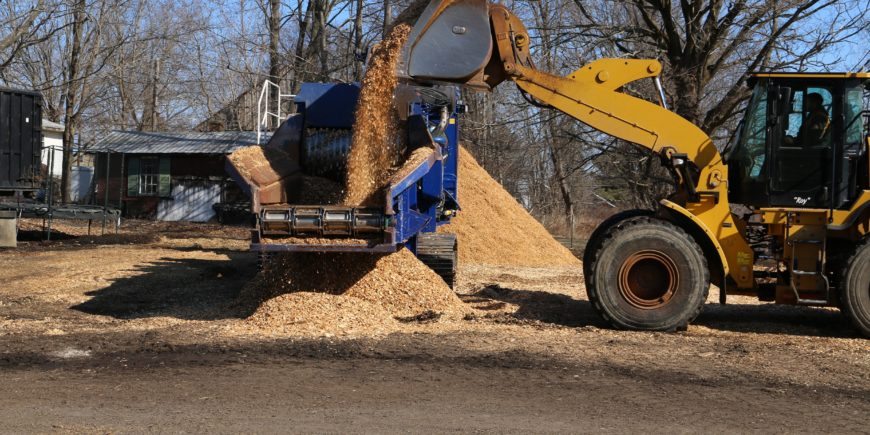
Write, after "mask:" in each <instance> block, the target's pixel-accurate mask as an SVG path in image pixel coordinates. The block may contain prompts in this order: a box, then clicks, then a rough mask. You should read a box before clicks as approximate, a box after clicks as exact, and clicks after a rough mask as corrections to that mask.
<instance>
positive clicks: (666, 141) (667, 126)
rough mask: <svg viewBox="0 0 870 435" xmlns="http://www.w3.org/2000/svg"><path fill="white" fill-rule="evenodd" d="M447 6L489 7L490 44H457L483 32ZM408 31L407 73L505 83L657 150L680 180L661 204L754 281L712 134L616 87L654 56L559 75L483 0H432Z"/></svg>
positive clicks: (736, 275) (742, 278) (652, 70)
mask: <svg viewBox="0 0 870 435" xmlns="http://www.w3.org/2000/svg"><path fill="white" fill-rule="evenodd" d="M487 6H488V7H487ZM451 8H457V11H458V10H459V9H458V8H462V10H463V11H466V12H467V11H481V10H484V11H488V13H489V19H490V25H491V29H490V32H489V37H490V38H491V41H492V44H480V43H477V44H463V40H467V39H468V38H470V37H474V38H479V37H481V36H480V35H481V34H482V33H483V32H482V30H481V29H480V26H479V25H477V26H469V27H467V26H466V25H465V23H459V22H456V21H451V20H454V19H453V17H454V16H456V15H457V14H455V13H454V14H451V13H450V10H451ZM463 15H464V21H465V22H471V23H474V22H479V21H480V20H476V21H475V20H471V19H470V18H469V17H468V13H465V14H463ZM439 20H443V21H440V22H439ZM434 29H442V30H434ZM443 29H449V31H445V30H443ZM433 32H440V33H433ZM412 37H413V38H414V39H412V40H410V41H409V43H408V45H407V48H406V52H405V55H404V57H405V64H404V65H405V66H407V65H412V66H413V68H408V69H407V70H404V71H400V75H404V77H407V78H410V79H412V80H416V81H423V82H425V81H445V82H452V83H460V84H463V85H468V86H471V87H474V88H483V89H487V88H488V89H491V88H494V87H495V86H497V85H498V84H499V83H501V82H502V81H505V80H510V81H513V82H515V83H516V85H517V86H518V87H519V89H520V90H521V91H523V92H525V93H527V94H528V95H529V96H531V97H533V98H534V99H536V100H537V101H539V102H540V103H543V104H545V105H548V106H550V107H552V108H554V109H557V110H559V111H561V112H563V113H565V114H567V115H569V116H571V117H572V118H574V119H576V120H578V121H580V122H582V123H584V124H587V125H589V126H590V127H593V128H595V129H597V130H599V131H601V132H604V133H606V134H609V135H611V136H613V137H616V138H619V139H622V140H625V141H628V142H631V143H634V144H636V145H638V146H641V147H644V148H646V149H648V150H650V151H651V152H653V153H656V154H658V155H659V156H661V157H662V159H663V162H664V163H665V164H666V165H667V166H668V167H669V168H670V169H671V170H672V172H673V173H674V174H675V178H676V180H677V182H676V187H677V193H676V194H675V195H674V196H673V197H672V198H671V199H670V200H665V201H663V207H664V208H666V209H668V210H670V211H671V212H672V213H677V214H678V215H681V216H682V217H684V218H685V219H686V220H687V222H690V223H691V225H696V226H697V227H698V228H697V230H698V232H699V233H702V234H704V235H706V236H707V238H708V239H709V242H710V244H711V245H712V246H713V248H714V249H715V251H716V254H718V258H719V260H720V262H721V265H722V269H723V272H724V275H725V276H731V277H732V278H733V279H734V281H735V282H736V284H737V286H738V287H740V288H752V287H753V285H754V281H753V274H752V264H753V261H754V259H753V251H752V249H751V248H750V247H749V245H748V243H747V242H746V240H745V238H744V237H743V236H742V235H741V234H740V232H739V229H738V226H737V225H736V224H735V222H734V219H733V217H732V214H731V211H730V208H729V202H728V186H727V180H728V167H727V166H726V165H725V163H724V161H723V159H722V156H721V154H720V153H719V151H718V150H717V149H716V147H715V145H714V144H713V141H712V140H711V139H710V137H709V136H708V135H707V134H706V133H704V132H703V131H702V130H701V129H700V128H698V127H697V126H696V125H694V124H692V123H691V122H689V121H688V120H686V119H685V118H683V117H681V116H680V115H678V114H676V113H674V112H672V111H670V110H668V109H667V108H665V107H663V105H658V104H654V103H651V102H649V101H646V100H644V99H641V98H637V97H634V96H631V95H628V94H626V93H624V92H621V89H622V87H623V86H625V85H626V84H628V83H631V82H634V81H637V80H641V79H649V78H656V77H658V76H659V74H661V70H662V66H661V64H660V63H659V62H658V61H657V60H649V59H648V60H643V59H599V60H596V61H594V62H592V63H590V64H588V65H585V66H583V67H581V68H579V69H577V70H576V71H574V72H573V73H571V74H569V75H568V76H565V77H560V76H557V75H553V74H551V73H547V72H544V71H541V70H538V69H537V68H535V66H534V64H533V63H532V61H531V56H530V53H529V43H530V40H529V34H528V31H527V30H526V28H525V26H524V25H523V23H522V22H521V21H520V20H519V19H518V18H517V17H516V16H515V15H514V14H513V13H512V12H510V10H508V9H507V8H506V7H504V6H502V5H497V4H489V5H487V4H486V0H441V1H433V2H432V3H430V5H429V7H428V8H427V9H426V11H424V12H423V14H422V16H421V20H420V21H418V23H417V25H416V26H415V29H414V31H412ZM422 38H425V39H426V40H428V41H433V40H439V41H442V42H443V45H439V44H428V45H420V44H416V42H415V41H416V40H417V39H422ZM443 47H450V53H449V56H448V55H447V53H441V52H439V50H444V48H443ZM464 47H468V48H464ZM487 47H489V48H487ZM450 59H462V62H458V63H461V64H462V65H466V66H467V65H485V67H483V68H482V69H478V70H477V71H474V72H469V70H468V69H467V67H464V68H463V69H461V70H457V71H456V72H455V73H453V71H451V64H450ZM427 62H428V63H432V64H433V65H434V64H437V67H434V68H433V69H432V71H438V72H444V71H447V72H448V74H443V73H442V74H432V73H427V69H426V67H425V65H426V64H427ZM717 284H720V283H717ZM720 285H721V284H720Z"/></svg>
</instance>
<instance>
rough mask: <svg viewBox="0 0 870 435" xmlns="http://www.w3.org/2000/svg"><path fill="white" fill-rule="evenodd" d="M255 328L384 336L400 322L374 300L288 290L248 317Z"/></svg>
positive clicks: (281, 331) (313, 334) (317, 334)
mask: <svg viewBox="0 0 870 435" xmlns="http://www.w3.org/2000/svg"><path fill="white" fill-rule="evenodd" d="M247 321H248V325H249V326H251V327H252V328H254V329H259V330H267V331H269V332H272V333H285V334H287V333H290V334H293V335H303V336H305V335H309V336H322V335H358V334H359V335H382V334H389V333H391V332H395V331H396V330H397V329H398V327H399V323H398V321H396V320H395V319H393V317H392V316H391V315H390V313H389V312H388V311H387V310H386V309H384V307H382V306H380V305H378V304H373V303H371V302H367V301H362V300H359V299H356V298H352V297H346V296H341V295H331V294H326V293H313V292H298V293H288V294H283V295H280V296H277V297H275V298H272V299H269V300H267V301H266V302H264V303H263V304H262V305H261V306H260V307H259V309H257V311H256V312H255V313H254V314H253V315H252V316H251V317H249V318H248V319H247Z"/></svg>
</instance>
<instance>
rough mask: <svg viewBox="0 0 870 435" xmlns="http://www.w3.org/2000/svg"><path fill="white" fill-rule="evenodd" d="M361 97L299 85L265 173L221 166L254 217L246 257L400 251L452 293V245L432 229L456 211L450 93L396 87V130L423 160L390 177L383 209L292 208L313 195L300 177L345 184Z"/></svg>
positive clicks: (454, 101) (456, 104)
mask: <svg viewBox="0 0 870 435" xmlns="http://www.w3.org/2000/svg"><path fill="white" fill-rule="evenodd" d="M359 92H360V88H359V86H358V85H355V84H323V83H306V84H303V85H302V87H301V89H300V92H299V93H298V94H297V95H296V97H295V99H294V102H295V105H296V110H295V114H293V115H291V116H289V117H288V118H287V119H286V120H285V121H284V122H283V123H282V124H281V126H280V127H279V128H278V129H277V130H276V131H275V132H274V133H273V135H272V136H271V138H270V139H269V141H268V143H266V144H265V145H264V148H263V152H264V155H265V156H267V160H269V162H268V165H267V166H268V167H265V168H262V167H260V168H255V169H254V170H253V171H252V170H250V168H248V169H245V168H243V167H242V166H243V165H242V164H240V163H238V161H236V160H233V159H232V158H231V159H228V162H227V171H228V173H229V174H230V176H231V177H232V178H233V179H234V180H235V181H236V182H237V184H238V185H239V186H240V187H241V189H242V190H243V191H244V192H245V193H246V194H247V195H248V196H249V197H250V198H251V203H252V211H253V213H254V214H255V215H256V217H257V222H256V227H255V229H254V230H253V231H252V242H251V249H252V250H253V251H256V252H259V253H263V254H267V255H268V254H270V253H276V252H356V253H360V254H375V253H389V252H395V251H397V250H399V249H401V248H402V247H403V246H404V247H407V248H408V249H410V250H411V251H412V252H414V254H416V255H417V257H418V258H420V259H421V260H422V261H423V262H424V263H425V264H427V265H428V266H429V267H431V268H432V269H433V270H434V271H435V272H436V273H438V274H439V275H440V276H441V277H442V278H444V280H445V281H446V282H447V283H448V284H450V285H453V280H454V276H455V270H456V245H457V243H456V237H455V236H454V235H452V234H440V233H436V232H435V230H436V228H437V227H438V226H440V225H444V224H447V223H449V221H450V219H451V218H452V217H453V216H454V215H455V214H456V213H457V212H458V211H459V203H458V196H457V164H458V161H457V159H458V155H459V152H458V151H459V149H458V148H459V144H458V128H459V125H458V117H459V115H460V113H462V112H463V111H464V106H463V105H462V104H461V102H460V100H459V93H458V89H457V88H456V87H453V86H412V85H405V84H403V85H400V86H399V87H398V89H397V91H396V94H395V101H396V104H397V107H398V109H399V118H400V122H401V123H402V126H403V128H402V129H400V131H403V132H405V131H406V132H407V138H406V143H407V145H408V147H407V149H408V151H407V153H408V154H410V153H411V152H412V151H415V150H416V151H417V152H416V153H415V155H417V156H420V155H424V156H425V158H423V159H419V158H418V159H415V160H414V165H413V167H412V168H410V170H409V168H407V167H405V168H403V171H401V174H399V178H396V177H394V178H393V180H392V181H391V182H390V184H389V185H388V186H387V187H386V189H384V190H383V195H384V196H385V197H384V198H383V201H382V203H383V204H385V205H384V206H383V207H350V206H345V205H342V204H306V203H297V202H295V201H296V199H297V198H300V197H304V196H305V195H303V194H304V193H305V192H304V189H307V188H312V186H311V185H310V182H309V183H305V182H303V180H305V179H306V177H309V178H307V179H308V180H310V177H320V178H326V179H330V180H333V182H338V183H342V184H343V183H344V182H345V177H346V168H347V156H348V152H349V150H350V145H351V138H352V127H353V124H354V112H355V108H356V104H357V100H358V97H359ZM385 104H386V103H385ZM421 149H422V150H423V151H421ZM270 151H278V152H270ZM429 151H431V152H429ZM275 156H278V157H275ZM418 162H419V163H418Z"/></svg>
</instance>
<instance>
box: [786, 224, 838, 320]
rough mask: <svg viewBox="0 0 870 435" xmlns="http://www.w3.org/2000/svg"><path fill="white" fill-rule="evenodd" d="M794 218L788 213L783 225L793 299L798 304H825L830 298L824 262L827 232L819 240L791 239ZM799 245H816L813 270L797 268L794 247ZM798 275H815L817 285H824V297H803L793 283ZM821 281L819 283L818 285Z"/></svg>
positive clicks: (829, 285)
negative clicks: (788, 251) (787, 246)
mask: <svg viewBox="0 0 870 435" xmlns="http://www.w3.org/2000/svg"><path fill="white" fill-rule="evenodd" d="M793 218H794V214H793V213H788V214H787V217H786V226H785V239H786V241H787V243H788V244H789V246H791V248H792V250H791V266H790V267H789V280H788V281H789V287H791V291H792V293H794V297H795V300H796V302H797V304H798V305H827V304H828V303H829V301H830V298H831V283H830V281H829V280H828V277H827V276H826V275H825V264H826V262H827V258H826V252H827V247H828V240H827V234H825V235H823V236H822V239H821V240H816V239H803V240H801V239H796V240H793V239H791V234H790V233H791V231H790V230H791V227H792V221H793ZM801 245H804V246H806V245H811V246H816V247H817V252H818V256H817V257H816V262H815V270H802V269H799V268H798V266H799V265H798V258H797V257H798V256H797V255H796V249H797V247H798V246H801ZM800 277H815V278H816V284H817V286H818V287H822V285H823V286H824V294H825V299H803V298H801V296H800V292H799V291H798V288H797V285H796V284H795V278H798V279H799V278H800ZM820 283H821V285H820Z"/></svg>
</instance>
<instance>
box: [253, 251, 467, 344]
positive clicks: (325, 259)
mask: <svg viewBox="0 0 870 435" xmlns="http://www.w3.org/2000/svg"><path fill="white" fill-rule="evenodd" d="M327 296H330V297H327ZM239 302H240V303H241V304H242V305H243V306H247V307H250V308H252V314H251V315H250V317H249V318H248V321H249V323H250V324H251V325H252V326H254V327H256V328H261V329H268V330H273V329H277V330H287V328H296V329H299V330H302V331H303V332H304V331H308V330H316V331H320V332H323V333H327V332H329V333H334V332H335V331H334V328H336V327H337V326H336V325H341V324H349V323H354V322H355V323H354V324H353V327H354V328H356V329H357V330H363V329H365V330H369V331H377V330H383V331H391V330H392V328H394V327H395V325H397V323H396V319H397V318H399V319H401V318H410V317H415V316H420V315H421V314H427V315H428V314H429V313H431V312H434V313H438V314H440V318H442V319H460V318H462V317H464V316H465V314H467V313H468V310H469V309H468V308H467V307H466V306H465V304H464V303H463V302H462V301H461V300H460V299H459V298H458V297H457V296H456V294H455V293H454V292H453V290H452V289H451V288H450V287H448V286H447V285H446V284H445V283H444V281H442V280H441V278H440V277H439V276H438V275H436V274H435V272H432V270H431V269H429V268H428V267H427V266H426V265H424V264H423V263H421V262H420V260H418V259H417V257H415V256H414V254H412V253H411V252H410V251H408V250H406V249H402V250H401V251H399V252H396V253H393V254H389V255H369V254H355V253H291V254H281V255H277V256H275V257H273V258H272V260H270V261H269V262H267V264H266V265H265V267H264V271H263V272H262V273H261V274H260V276H258V278H257V280H255V281H254V282H253V283H252V284H251V285H249V286H247V287H246V288H245V289H243V291H242V294H241V295H240V300H239ZM362 317H365V319H364V320H353V319H361V318H362ZM352 320H353V321H352ZM345 329H346V328H345Z"/></svg>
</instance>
